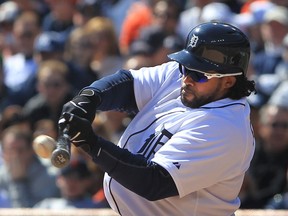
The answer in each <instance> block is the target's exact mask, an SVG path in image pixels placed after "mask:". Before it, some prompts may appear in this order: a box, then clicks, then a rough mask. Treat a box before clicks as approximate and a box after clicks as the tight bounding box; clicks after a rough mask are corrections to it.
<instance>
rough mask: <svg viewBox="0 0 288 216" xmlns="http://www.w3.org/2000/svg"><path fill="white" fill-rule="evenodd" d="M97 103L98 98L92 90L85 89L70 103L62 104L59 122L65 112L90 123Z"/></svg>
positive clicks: (98, 101)
mask: <svg viewBox="0 0 288 216" xmlns="http://www.w3.org/2000/svg"><path fill="white" fill-rule="evenodd" d="M99 103H100V98H99V96H98V95H96V94H95V92H94V91H93V90H91V89H85V90H83V91H82V92H81V93H80V94H79V95H77V96H75V97H74V98H73V99H72V100H71V101H69V102H67V103H66V104H64V106H63V109H62V115H61V117H60V120H61V119H62V118H63V113H65V112H66V113H71V114H74V115H77V116H79V117H81V118H85V119H87V120H88V121H89V122H90V123H92V122H93V120H94V118H95V113H96V109H97V106H98V105H99ZM60 129H61V127H60Z"/></svg>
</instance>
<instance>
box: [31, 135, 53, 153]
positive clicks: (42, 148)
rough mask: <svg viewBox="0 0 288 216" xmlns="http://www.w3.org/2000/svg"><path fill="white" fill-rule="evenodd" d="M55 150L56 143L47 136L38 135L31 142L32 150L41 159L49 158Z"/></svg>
mask: <svg viewBox="0 0 288 216" xmlns="http://www.w3.org/2000/svg"><path fill="white" fill-rule="evenodd" d="M55 148H56V141H55V140H54V139H53V138H52V137H49V136H47V135H39V136H37V137H36V138H35V139H34V141H33V149H34V151H35V152H36V154H37V155H38V156H40V157H42V158H50V157H51V154H52V152H53V150H54V149H55Z"/></svg>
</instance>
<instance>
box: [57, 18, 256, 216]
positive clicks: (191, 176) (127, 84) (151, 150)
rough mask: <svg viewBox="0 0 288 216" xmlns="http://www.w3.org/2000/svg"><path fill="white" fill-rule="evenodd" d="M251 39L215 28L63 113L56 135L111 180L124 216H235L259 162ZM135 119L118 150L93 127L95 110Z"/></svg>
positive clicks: (86, 94)
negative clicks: (62, 134)
mask: <svg viewBox="0 0 288 216" xmlns="http://www.w3.org/2000/svg"><path fill="white" fill-rule="evenodd" d="M249 56H250V45H249V41H248V39H247V37H246V36H245V35H244V34H243V33H242V32H241V31H240V30H239V29H237V28H236V27H234V26H232V25H230V24H225V23H220V22H208V23H203V24H200V25H198V26H196V27H195V28H193V29H192V30H191V31H190V33H189V35H188V37H187V42H186V46H185V49H183V50H182V51H179V52H177V53H173V54H170V55H169V56H168V57H169V58H170V59H171V60H172V61H169V62H167V63H164V64H162V65H159V66H156V67H149V68H142V69H140V70H130V71H129V70H119V71H118V72H116V73H115V74H113V75H111V76H108V77H104V78H103V79H101V80H97V81H95V82H94V83H92V84H91V85H90V86H87V87H86V88H84V89H83V90H82V91H81V92H80V93H79V95H78V96H76V97H75V98H74V99H73V100H72V101H70V102H68V103H67V104H65V105H64V107H63V114H62V116H61V118H60V119H59V127H60V128H61V129H62V130H63V129H64V128H65V127H66V128H67V129H68V135H69V136H70V138H71V142H72V143H73V144H74V145H75V146H77V147H80V148H82V149H83V150H84V151H86V152H87V153H88V154H89V155H90V156H91V158H92V160H93V161H94V162H95V163H97V164H98V165H99V166H100V167H101V168H102V169H103V170H104V171H105V172H106V175H105V179H104V188H105V195H106V198H107V200H108V201H109V204H110V206H111V207H112V208H113V209H114V210H115V211H116V212H118V213H119V214H120V215H125V216H126V215H133V216H135V215H137V216H139V215H140V216H141V215H145V216H146V215H175V216H176V215H177V216H178V215H189V216H191V215H195V216H209V215H213V216H215V215H221V216H223V215H234V212H235V211H236V210H237V209H238V208H239V206H240V200H239V198H238V193H239V191H240V188H241V185H242V181H243V178H244V174H245V171H246V170H247V169H248V167H249V164H250V161H251V158H252V156H253V153H254V148H255V146H254V138H253V132H252V128H251V125H250V120H249V114H250V109H249V105H248V103H247V101H246V96H248V95H250V94H251V93H252V92H254V91H255V89H254V82H253V81H249V80H248V79H247V77H246V71H247V67H248V62H249ZM112 109H113V110H123V111H127V112H133V113H136V115H135V117H134V118H133V120H132V122H131V123H130V124H129V126H128V127H127V129H126V131H125V132H124V134H123V135H122V137H121V138H120V141H119V143H118V145H115V144H113V143H111V142H109V141H108V140H104V139H103V138H101V137H99V136H97V134H95V133H94V132H93V129H92V128H91V122H92V121H93V119H94V115H95V112H96V110H102V111H105V110H112Z"/></svg>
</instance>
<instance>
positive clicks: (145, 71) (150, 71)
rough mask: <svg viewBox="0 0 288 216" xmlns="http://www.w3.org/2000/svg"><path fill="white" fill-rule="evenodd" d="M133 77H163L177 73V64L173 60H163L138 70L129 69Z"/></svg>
mask: <svg viewBox="0 0 288 216" xmlns="http://www.w3.org/2000/svg"><path fill="white" fill-rule="evenodd" d="M129 71H130V73H131V74H132V76H133V77H134V78H137V77H164V79H166V78H167V77H169V76H173V75H174V74H175V73H178V74H179V64H178V63H177V62H175V61H169V62H165V63H163V64H160V65H156V66H153V67H142V68H140V69H139V70H129Z"/></svg>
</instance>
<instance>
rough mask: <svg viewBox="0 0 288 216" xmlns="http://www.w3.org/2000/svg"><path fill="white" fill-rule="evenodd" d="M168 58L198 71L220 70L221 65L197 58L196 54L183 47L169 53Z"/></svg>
mask: <svg viewBox="0 0 288 216" xmlns="http://www.w3.org/2000/svg"><path fill="white" fill-rule="evenodd" d="M168 58H169V59H171V60H173V61H177V62H178V63H180V64H181V65H183V66H185V67H187V68H190V69H196V70H200V71H206V72H209V71H217V72H218V71H220V70H221V68H222V67H221V65H219V64H216V63H214V62H211V61H209V60H208V59H204V58H201V59H200V58H198V57H197V56H195V55H193V53H190V52H188V51H187V50H185V49H183V50H181V51H178V52H175V53H171V54H169V55H168Z"/></svg>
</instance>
